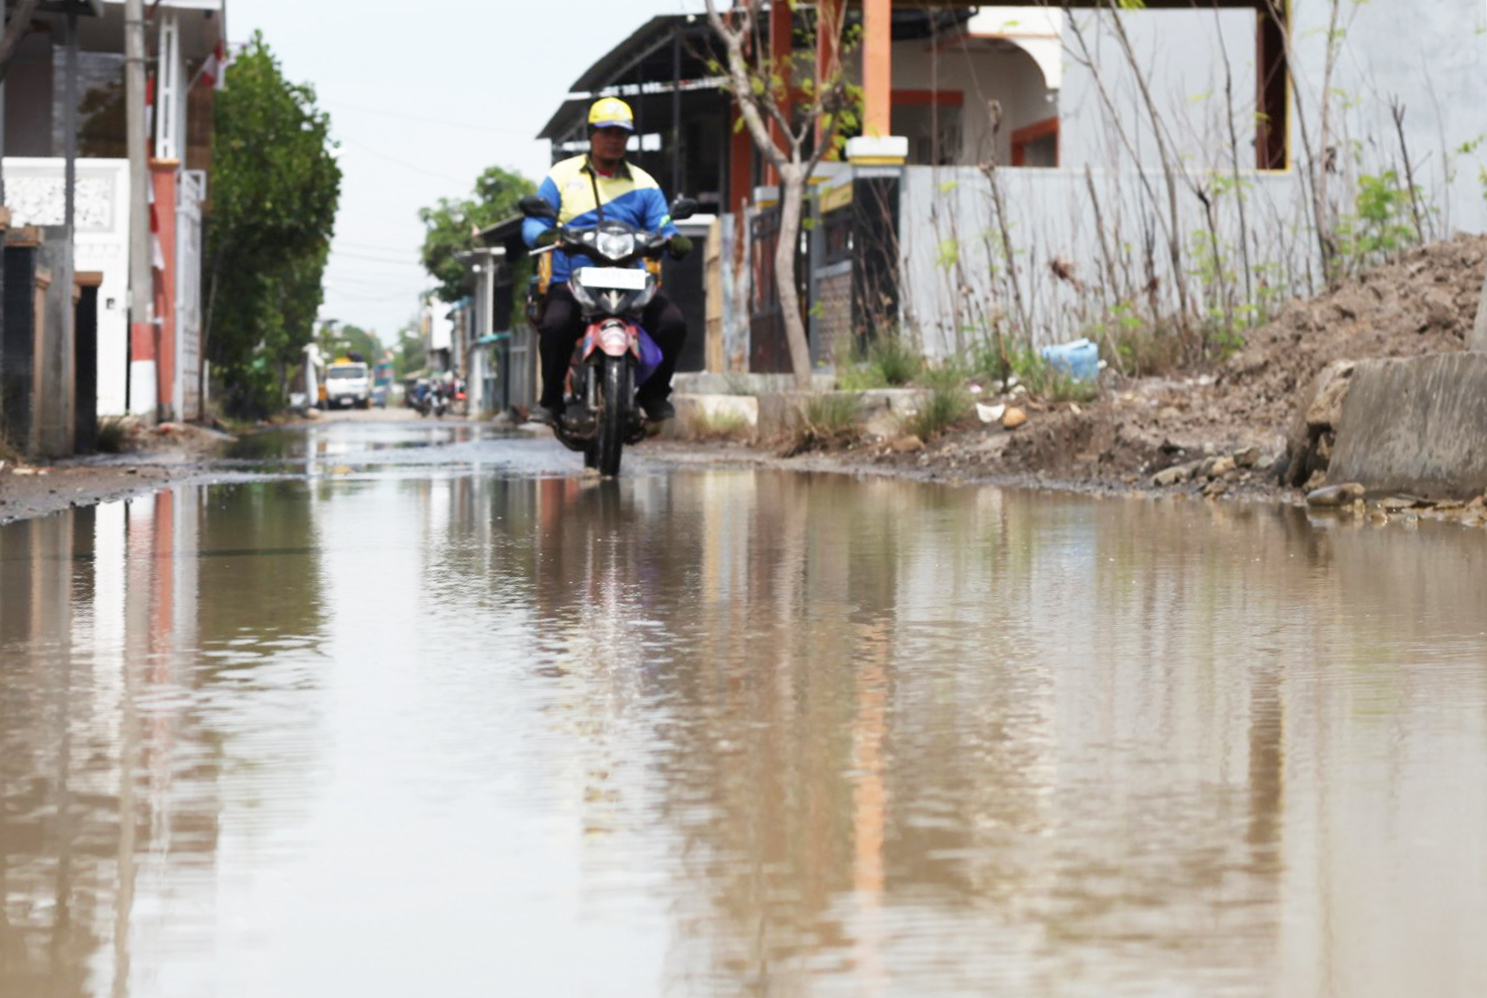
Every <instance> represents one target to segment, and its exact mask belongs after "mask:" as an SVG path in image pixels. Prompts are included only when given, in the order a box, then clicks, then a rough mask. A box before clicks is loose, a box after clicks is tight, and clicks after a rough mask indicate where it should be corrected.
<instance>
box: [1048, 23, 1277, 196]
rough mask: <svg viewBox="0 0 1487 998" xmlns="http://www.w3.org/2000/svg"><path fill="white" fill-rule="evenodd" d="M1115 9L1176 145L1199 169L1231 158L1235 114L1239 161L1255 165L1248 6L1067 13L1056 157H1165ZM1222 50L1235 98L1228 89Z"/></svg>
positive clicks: (1144, 161)
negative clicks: (1122, 39) (1230, 125)
mask: <svg viewBox="0 0 1487 998" xmlns="http://www.w3.org/2000/svg"><path fill="white" fill-rule="evenodd" d="M1117 17H1118V18H1119V20H1120V24H1121V25H1122V26H1123V27H1124V29H1125V32H1126V36H1127V38H1128V39H1129V41H1130V45H1131V50H1132V52H1133V53H1134V54H1135V63H1136V65H1137V66H1139V67H1141V75H1142V76H1144V77H1145V78H1146V79H1148V80H1149V81H1150V91H1151V96H1152V101H1153V103H1155V104H1156V105H1157V107H1158V109H1159V113H1160V115H1161V118H1162V120H1163V121H1164V122H1165V123H1166V131H1167V135H1168V138H1169V141H1170V143H1171V146H1172V150H1173V152H1174V154H1175V155H1176V156H1177V157H1179V158H1181V159H1182V160H1183V161H1185V162H1186V163H1188V164H1189V165H1190V166H1192V167H1196V168H1200V169H1201V168H1207V167H1223V166H1228V165H1229V164H1230V159H1231V157H1230V155H1229V149H1230V141H1229V130H1228V122H1229V118H1230V115H1231V114H1232V116H1233V120H1234V122H1235V127H1236V130H1237V131H1238V134H1239V142H1240V143H1241V144H1242V149H1241V152H1240V162H1241V163H1242V164H1243V165H1244V166H1247V167H1248V166H1253V165H1254V162H1255V152H1254V145H1253V141H1254V138H1255V133H1256V128H1255V55H1256V46H1255V14H1254V12H1253V11H1247V10H1225V11H1213V10H1206V11H1205V10H1151V11H1132V12H1128V13H1122V14H1118V15H1117V14H1112V13H1109V12H1101V11H1080V12H1077V13H1074V14H1071V15H1070V18H1069V22H1068V23H1067V24H1066V25H1065V28H1064V35H1063V37H1064V87H1063V90H1062V92H1061V93H1060V95H1059V111H1060V116H1061V119H1062V140H1063V150H1062V151H1063V161H1062V163H1061V164H1060V165H1062V166H1068V167H1074V168H1082V167H1084V166H1085V165H1086V164H1089V165H1090V166H1095V167H1119V166H1126V165H1131V164H1133V163H1134V164H1136V165H1139V166H1143V167H1152V168H1155V167H1160V166H1161V165H1162V161H1161V157H1160V156H1159V155H1158V149H1157V144H1156V138H1155V131H1154V129H1153V128H1152V125H1151V115H1150V114H1149V113H1148V112H1147V110H1146V106H1145V104H1144V101H1143V98H1142V96H1141V91H1140V87H1139V86H1138V83H1137V79H1138V77H1137V73H1136V72H1135V70H1134V69H1133V67H1132V64H1131V63H1132V60H1131V58H1130V57H1128V56H1127V55H1126V54H1125V52H1124V50H1123V49H1122V47H1121V45H1120V41H1119V36H1118V33H1117V32H1116V30H1115V28H1114V26H1113V21H1114V19H1115V18H1117ZM1225 52H1227V53H1228V58H1229V70H1228V74H1227V79H1228V81H1230V83H1231V86H1230V87H1228V88H1227V89H1228V90H1230V91H1231V92H1232V95H1233V104H1232V107H1231V105H1230V101H1229V99H1228V97H1227V96H1226V73H1225V68H1224V60H1223V53H1225ZM1112 106H1113V107H1114V109H1115V112H1116V113H1115V114H1114V115H1112V114H1111V110H1110V108H1111V107H1112ZM1123 136H1124V137H1123ZM1132 150H1134V154H1133V152H1132Z"/></svg>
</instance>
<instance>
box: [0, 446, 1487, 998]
mask: <svg viewBox="0 0 1487 998" xmlns="http://www.w3.org/2000/svg"><path fill="white" fill-rule="evenodd" d="M1482 543H1483V542H1482V539H1481V538H1480V537H1479V536H1477V535H1476V534H1474V533H1471V532H1465V531H1460V530H1456V529H1452V528H1440V529H1432V528H1427V527H1425V526H1422V527H1420V528H1419V529H1418V530H1414V531H1406V530H1402V529H1388V530H1368V529H1354V528H1351V527H1341V526H1338V525H1328V524H1321V525H1315V526H1314V525H1312V524H1309V523H1308V522H1307V521H1306V519H1305V518H1304V515H1302V514H1299V513H1296V512H1292V511H1272V510H1268V509H1259V508H1253V509H1251V508H1242V507H1232V506H1208V505H1200V504H1196V503H1192V504H1186V503H1140V502H1124V501H1089V500H1084V499H1075V498H1060V497H1049V496H1041V495H1027V494H1017V493H1004V492H1002V491H999V490H996V489H991V488H982V489H946V488H938V487H930V486H921V485H915V484H910V483H904V482H892V481H870V482H866V483H863V482H856V481H852V480H850V479H845V478H832V477H823V478H812V477H806V476H788V475H777V474H769V473H755V472H712V473H699V474H678V475H655V476H650V475H644V474H639V475H636V476H635V477H632V478H629V479H626V480H622V481H621V482H619V483H608V484H603V485H600V484H596V483H585V482H580V481H577V480H573V479H562V478H552V479H531V478H518V479H512V478H500V477H496V476H487V475H474V476H465V477H461V476H453V477H450V476H438V475H435V476H433V477H428V478H421V479H419V478H407V477H387V478H381V479H367V480H358V481H344V482H335V481H330V480H323V479H322V480H316V481H311V482H304V481H298V482H272V483H253V484H246V485H235V486H229V487H218V488H214V489H205V490H197V489H190V488H181V489H176V490H173V491H167V492H163V493H161V494H160V495H158V496H156V497H153V498H151V499H146V500H139V501H135V502H132V503H129V504H127V505H124V504H116V505H112V506H105V507H101V508H99V509H97V510H79V511H75V512H72V513H69V514H66V515H62V516H57V517H52V518H49V519H44V520H36V521H31V522H27V523H21V524H16V525H14V526H11V527H7V528H4V529H3V530H0V897H3V901H4V904H3V907H0V994H3V995H6V996H9V995H12V994H15V995H33V994H35V995H42V994H45V995H94V994H114V995H135V996H157V995H169V996H174V995H181V996H196V995H202V994H217V995H232V996H235V995H243V996H253V995H265V994H273V995H306V996H310V995H316V996H318V995H325V994H356V995H383V994H386V995H393V994H409V993H415V994H440V995H466V994H469V995H476V994H495V993H501V994H564V995H567V994H604V995H654V994H673V995H699V994H716V995H739V994H756V995H765V994H768V995H802V996H803V995H812V996H814V995H854V996H855V995H915V996H918V995H992V994H998V995H1000V994H1018V995H1023V994H1049V995H1091V996H1096V995H1098V996H1108V995H1150V994H1174V995H1176V994H1195V995H1196V994H1201V995H1282V994H1283V995H1334V994H1335V995H1348V996H1354V995H1362V996H1368V995H1379V996H1386V995H1387V996H1393V995H1400V994H1431V995H1456V994H1460V995H1468V994H1480V993H1484V992H1487V950H1484V948H1483V947H1481V946H1480V945H1479V944H1478V943H1477V940H1480V939H1481V938H1483V937H1484V936H1487V846H1484V843H1487V666H1484V662H1487V634H1484V627H1487V625H1484V621H1487V605H1484V604H1487V577H1484V576H1487V558H1484V551H1483V550H1482Z"/></svg>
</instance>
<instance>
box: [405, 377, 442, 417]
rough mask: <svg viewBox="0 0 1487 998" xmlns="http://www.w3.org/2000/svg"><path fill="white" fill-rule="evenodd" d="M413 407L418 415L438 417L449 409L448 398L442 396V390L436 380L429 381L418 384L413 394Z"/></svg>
mask: <svg viewBox="0 0 1487 998" xmlns="http://www.w3.org/2000/svg"><path fill="white" fill-rule="evenodd" d="M412 405H413V409H414V410H415V411H416V412H417V413H418V414H419V415H420V416H433V417H434V418H435V419H440V418H442V417H443V415H444V414H445V413H446V412H448V411H449V400H448V399H447V398H445V396H444V390H443V388H442V387H441V386H440V385H439V383H438V382H431V383H429V384H427V385H422V386H420V390H419V391H418V393H417V394H415V395H414V396H413V402H412Z"/></svg>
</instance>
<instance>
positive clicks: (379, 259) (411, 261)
mask: <svg viewBox="0 0 1487 998" xmlns="http://www.w3.org/2000/svg"><path fill="white" fill-rule="evenodd" d="M408 252H409V253H411V254H413V256H412V257H390V256H375V255H373V254H370V253H356V252H353V251H352V250H342V249H332V250H331V255H332V256H343V257H349V258H350V259H352V260H366V261H369V262H371V263H395V264H403V265H407V266H415V267H416V266H419V265H420V261H419V259H418V256H417V254H418V251H417V250H409V251H408Z"/></svg>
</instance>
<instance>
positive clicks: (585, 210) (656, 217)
mask: <svg viewBox="0 0 1487 998" xmlns="http://www.w3.org/2000/svg"><path fill="white" fill-rule="evenodd" d="M596 190H597V192H598V195H599V196H598V200H597V201H596V200H595V198H594V194H595V191H596ZM537 193H538V194H540V195H542V197H543V198H545V199H546V200H547V203H548V204H550V205H552V206H553V207H554V208H556V209H557V211H558V224H560V225H566V226H569V227H571V228H576V229H584V228H590V227H592V226H595V225H598V224H599V207H600V205H602V206H603V208H604V217H605V218H606V219H614V220H617V221H621V222H627V223H629V224H630V225H633V226H635V227H636V228H639V229H644V230H645V231H646V232H663V233H665V234H666V235H668V236H673V235H676V226H675V225H674V224H673V223H672V221H671V209H670V208H669V207H668V206H667V204H666V196H665V195H664V194H662V193H661V185H660V184H658V183H656V181H655V178H653V177H652V176H651V175H650V174H649V173H646V172H645V171H644V170H642V169H641V168H640V167H638V166H631V165H630V164H629V163H624V162H622V163H620V165H619V168H618V169H617V170H615V172H614V176H612V177H606V176H604V175H603V174H601V173H598V172H596V171H595V170H594V168H593V167H592V166H591V165H590V164H589V157H588V156H587V155H583V156H574V157H572V158H571V159H565V160H563V161H562V162H560V163H557V164H555V165H554V166H553V168H552V170H551V172H549V173H548V175H547V178H546V179H545V180H543V181H542V186H541V187H538V188H537ZM552 226H553V222H552V220H551V219H546V218H529V219H527V220H526V221H525V222H523V223H522V227H521V234H522V239H524V240H525V241H526V244H527V245H528V246H533V245H535V244H536V242H537V237H538V236H540V235H541V234H542V233H543V232H545V231H546V230H548V229H550V228H552ZM542 259H543V260H551V261H552V272H551V279H552V280H554V281H559V282H561V281H566V280H567V279H568V277H569V276H570V275H571V274H572V272H573V264H572V262H571V261H570V260H569V258H568V254H566V253H551V254H547V255H545V256H544V257H542ZM586 262H587V261H586V260H584V259H583V258H580V261H579V266H583V265H584V264H585V263H586ZM637 266H640V264H637ZM544 269H545V266H544ZM544 276H545V275H544ZM543 283H544V287H545V286H546V281H544V282H543Z"/></svg>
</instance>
